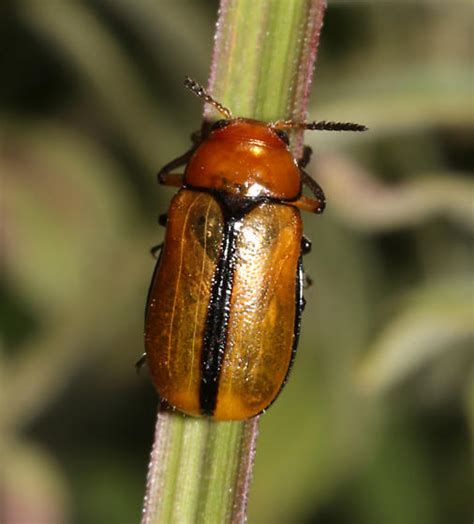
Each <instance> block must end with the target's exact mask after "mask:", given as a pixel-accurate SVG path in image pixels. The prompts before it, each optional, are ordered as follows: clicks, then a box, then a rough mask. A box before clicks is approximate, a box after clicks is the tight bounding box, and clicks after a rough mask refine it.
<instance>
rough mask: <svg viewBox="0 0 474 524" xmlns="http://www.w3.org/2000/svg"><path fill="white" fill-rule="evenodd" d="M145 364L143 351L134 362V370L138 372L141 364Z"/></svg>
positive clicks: (141, 366)
mask: <svg viewBox="0 0 474 524" xmlns="http://www.w3.org/2000/svg"><path fill="white" fill-rule="evenodd" d="M145 364H146V353H143V354H142V356H141V357H140V358H139V359H138V360H137V361H136V362H135V371H136V372H137V375H138V373H140V371H141V370H142V368H143V366H144V365H145Z"/></svg>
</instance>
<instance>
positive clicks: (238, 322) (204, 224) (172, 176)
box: [145, 79, 362, 420]
mask: <svg viewBox="0 0 474 524" xmlns="http://www.w3.org/2000/svg"><path fill="white" fill-rule="evenodd" d="M186 85H187V87H189V88H190V89H191V90H192V91H193V92H194V93H195V94H197V95H198V96H200V97H201V98H203V99H204V100H205V101H206V102H208V103H211V104H213V105H214V106H215V107H216V108H217V109H218V110H219V111H221V112H222V113H223V114H224V115H225V116H226V117H227V120H224V121H218V122H217V123H215V124H214V126H213V127H212V128H211V130H210V131H209V132H206V133H205V135H204V137H203V138H202V139H201V140H199V141H196V143H195V145H194V147H193V148H192V149H191V150H190V151H189V152H188V153H186V154H185V155H183V156H182V157H180V158H178V159H176V160H174V161H172V162H170V163H169V164H167V165H166V166H165V167H164V168H163V169H162V170H161V171H160V173H159V181H160V183H162V184H166V185H172V186H179V187H181V189H180V190H179V191H178V193H177V194H176V196H175V197H174V198H173V200H172V202H171V206H170V209H169V212H168V214H167V222H166V236H165V241H164V245H163V248H162V251H161V254H160V257H159V260H158V263H157V267H156V270H155V274H154V277H153V281H152V284H151V288H150V292H149V297H148V304H147V313H146V320H145V348H146V359H147V362H148V365H149V368H150V370H151V374H152V377H153V382H154V384H155V387H156V389H157V391H158V393H159V395H160V396H161V398H162V399H163V400H165V401H166V402H167V403H168V404H169V405H170V406H172V407H174V408H176V409H178V410H180V411H182V412H184V413H187V414H189V415H194V416H199V415H205V416H210V417H213V418H214V419H216V420H243V419H247V418H250V417H253V416H255V415H257V414H259V413H261V412H262V411H263V410H265V409H266V408H267V407H268V406H269V405H270V404H271V403H272V402H273V401H274V400H275V398H276V397H277V395H278V393H279V392H280V390H281V388H282V387H283V385H284V383H285V381H286V377H287V375H288V372H289V369H290V367H291V363H292V360H293V358H294V354H295V351H296V346H297V342H298V336H299V329H300V319H301V313H302V310H303V307H304V299H303V270H302V262H301V259H302V255H303V254H304V252H306V251H307V250H308V247H309V242H308V241H307V240H306V239H304V237H303V234H302V222H301V217H300V209H303V210H307V211H312V212H315V213H321V212H322V211H323V209H324V205H325V199H324V194H323V192H322V190H321V188H320V187H319V186H318V185H317V183H316V182H315V181H314V180H312V179H311V178H310V177H309V175H307V174H306V173H305V172H304V171H303V167H304V165H305V164H306V163H307V161H308V158H307V156H308V155H305V156H306V158H305V159H304V160H303V161H302V162H299V163H298V162H297V161H296V160H295V159H294V158H293V156H292V154H291V152H290V150H289V146H288V138H287V136H286V134H285V133H284V132H283V131H282V129H283V128H285V127H295V126H296V124H293V123H291V122H279V123H276V124H267V123H264V122H259V121H255V120H250V119H242V118H232V117H231V115H230V112H229V110H228V109H226V108H224V107H223V106H221V105H220V104H219V103H217V102H216V101H215V100H213V99H212V98H211V97H210V96H209V95H208V94H207V93H206V92H205V90H204V89H203V88H202V87H201V86H199V85H198V84H197V83H195V82H194V81H192V80H189V79H188V80H187V84H186ZM297 125H299V126H302V127H306V128H309V129H342V130H343V129H349V130H362V126H356V125H355V124H338V123H332V122H322V123H310V124H297ZM318 126H319V127H318ZM355 126H356V127H357V128H355ZM180 166H186V167H185V171H184V175H183V174H177V173H173V170H174V169H176V168H178V167H180ZM303 184H305V185H306V186H307V187H308V188H309V189H310V190H311V191H312V192H313V195H314V198H309V197H306V196H304V195H302V194H301V193H302V185H303Z"/></svg>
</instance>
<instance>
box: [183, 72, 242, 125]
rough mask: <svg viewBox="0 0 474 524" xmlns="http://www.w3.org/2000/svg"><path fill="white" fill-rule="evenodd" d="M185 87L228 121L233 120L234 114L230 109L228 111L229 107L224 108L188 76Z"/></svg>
mask: <svg viewBox="0 0 474 524" xmlns="http://www.w3.org/2000/svg"><path fill="white" fill-rule="evenodd" d="M184 85H185V86H186V87H187V88H188V89H189V90H190V91H191V92H192V93H194V94H195V95H196V96H197V97H198V98H202V99H203V100H204V102H206V103H208V104H211V106H213V107H215V108H216V109H217V111H219V113H221V114H223V115H224V116H225V117H226V118H227V119H228V120H231V119H232V113H231V112H230V109H227V107H225V106H223V105H222V104H221V103H220V102H218V101H217V100H215V99H214V98H212V96H211V95H210V94H209V93H208V92H207V91H206V90H205V89H204V87H203V86H202V85H201V84H199V83H198V82H196V80H193V79H192V78H189V76H187V77H186V78H185V80H184Z"/></svg>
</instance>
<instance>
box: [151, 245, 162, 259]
mask: <svg viewBox="0 0 474 524" xmlns="http://www.w3.org/2000/svg"><path fill="white" fill-rule="evenodd" d="M162 247H163V242H161V244H157V245H156V246H153V247H152V248H151V249H150V253H151V256H152V257H153V258H156V259H157V258H158V253H159V252H160V251H161V249H162Z"/></svg>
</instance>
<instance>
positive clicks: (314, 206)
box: [291, 195, 324, 215]
mask: <svg viewBox="0 0 474 524" xmlns="http://www.w3.org/2000/svg"><path fill="white" fill-rule="evenodd" d="M291 205H292V206H295V207H297V208H298V209H300V210H301V211H309V212H310V213H317V214H318V215H319V214H321V213H322V212H323V210H324V201H323V202H321V201H320V200H316V199H314V198H309V197H307V196H305V195H302V196H301V197H300V198H298V200H296V201H295V202H291Z"/></svg>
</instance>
